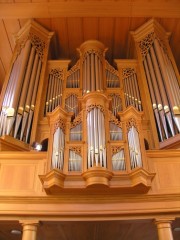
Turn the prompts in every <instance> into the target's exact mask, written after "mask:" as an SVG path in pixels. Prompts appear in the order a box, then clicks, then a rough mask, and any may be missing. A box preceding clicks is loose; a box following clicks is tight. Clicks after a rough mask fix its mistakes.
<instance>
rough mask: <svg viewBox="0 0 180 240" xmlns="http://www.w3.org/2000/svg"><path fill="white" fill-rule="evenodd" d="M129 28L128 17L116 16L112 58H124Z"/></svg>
mask: <svg viewBox="0 0 180 240" xmlns="http://www.w3.org/2000/svg"><path fill="white" fill-rule="evenodd" d="M129 28H130V19H129V18H116V25H115V31H114V51H113V56H114V58H125V56H126V51H127V42H128V41H127V40H128V33H129Z"/></svg>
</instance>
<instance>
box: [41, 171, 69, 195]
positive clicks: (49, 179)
mask: <svg viewBox="0 0 180 240" xmlns="http://www.w3.org/2000/svg"><path fill="white" fill-rule="evenodd" d="M65 177H66V175H65V174H63V173H62V172H61V171H60V170H58V169H53V170H51V171H50V172H49V173H47V174H46V175H40V176H39V178H40V180H41V182H42V184H43V188H44V190H45V191H46V193H47V194H51V193H54V191H55V192H56V188H58V189H59V188H63V187H64V179H65Z"/></svg>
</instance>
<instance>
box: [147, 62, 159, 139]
mask: <svg viewBox="0 0 180 240" xmlns="http://www.w3.org/2000/svg"><path fill="white" fill-rule="evenodd" d="M144 67H145V72H146V76H147V81H148V86H149V91H150V95H151V101H152V107H153V111H154V115H155V119H156V122H157V126H158V132H159V136H160V140H161V141H163V133H162V130H161V122H160V117H159V113H158V109H157V100H156V97H155V93H154V88H153V85H152V81H151V75H150V72H149V69H148V65H147V61H146V59H144Z"/></svg>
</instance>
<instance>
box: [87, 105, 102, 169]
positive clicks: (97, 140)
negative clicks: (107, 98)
mask: <svg viewBox="0 0 180 240" xmlns="http://www.w3.org/2000/svg"><path fill="white" fill-rule="evenodd" d="M87 128H88V168H90V167H93V166H101V167H106V146H105V125H104V115H103V113H102V112H101V110H100V109H99V108H94V109H92V110H91V111H90V112H89V113H88V116H87Z"/></svg>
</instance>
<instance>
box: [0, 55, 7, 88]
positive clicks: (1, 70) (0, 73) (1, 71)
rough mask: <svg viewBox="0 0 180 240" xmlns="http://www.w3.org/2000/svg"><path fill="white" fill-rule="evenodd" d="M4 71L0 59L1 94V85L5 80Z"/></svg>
mask: <svg viewBox="0 0 180 240" xmlns="http://www.w3.org/2000/svg"><path fill="white" fill-rule="evenodd" d="M5 75H6V73H5V69H4V66H3V64H2V60H1V58H0V92H1V89H2V86H3V83H4V79H5Z"/></svg>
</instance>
